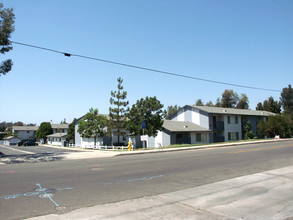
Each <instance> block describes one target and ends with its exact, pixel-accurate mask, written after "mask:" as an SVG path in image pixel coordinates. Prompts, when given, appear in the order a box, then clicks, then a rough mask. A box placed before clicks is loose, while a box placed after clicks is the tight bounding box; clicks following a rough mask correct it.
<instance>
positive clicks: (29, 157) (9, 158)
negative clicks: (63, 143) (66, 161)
mask: <svg viewBox="0 0 293 220" xmlns="http://www.w3.org/2000/svg"><path fill="white" fill-rule="evenodd" d="M63 158H64V157H63V156H61V155H55V154H54V153H39V154H18V155H5V154H3V153H2V152H0V163H4V164H14V163H38V162H51V161H58V160H62V159H63Z"/></svg>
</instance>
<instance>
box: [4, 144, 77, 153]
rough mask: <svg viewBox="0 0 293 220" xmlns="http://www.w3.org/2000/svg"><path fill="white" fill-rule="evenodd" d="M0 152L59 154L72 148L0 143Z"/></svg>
mask: <svg viewBox="0 0 293 220" xmlns="http://www.w3.org/2000/svg"><path fill="white" fill-rule="evenodd" d="M0 152H2V153H3V154H4V155H6V156H12V155H23V154H46V153H52V154H60V153H65V152H72V150H68V149H66V148H52V147H46V146H42V145H39V146H17V145H14V146H6V145H0Z"/></svg>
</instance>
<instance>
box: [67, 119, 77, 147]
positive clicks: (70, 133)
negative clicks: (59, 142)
mask: <svg viewBox="0 0 293 220" xmlns="http://www.w3.org/2000/svg"><path fill="white" fill-rule="evenodd" d="M75 122H76V118H75V119H73V121H72V122H71V123H70V124H69V125H68V130H67V138H68V140H73V142H75Z"/></svg>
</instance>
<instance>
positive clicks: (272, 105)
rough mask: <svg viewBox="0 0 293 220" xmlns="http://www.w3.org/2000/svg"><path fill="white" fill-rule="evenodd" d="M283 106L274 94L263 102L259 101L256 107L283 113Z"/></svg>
mask: <svg viewBox="0 0 293 220" xmlns="http://www.w3.org/2000/svg"><path fill="white" fill-rule="evenodd" d="M281 106H282V104H281V102H278V101H275V100H274V98H273V97H272V96H270V97H269V98H268V99H267V100H265V101H264V102H263V103H261V102H259V103H258V104H257V106H256V108H255V109H256V110H263V111H269V112H273V113H276V114H280V113H281Z"/></svg>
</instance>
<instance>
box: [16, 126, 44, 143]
mask: <svg viewBox="0 0 293 220" xmlns="http://www.w3.org/2000/svg"><path fill="white" fill-rule="evenodd" d="M38 129H39V127H38V126H12V133H13V134H15V135H16V136H17V137H18V138H20V139H21V140H28V139H35V135H36V131H37V130H38Z"/></svg>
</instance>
